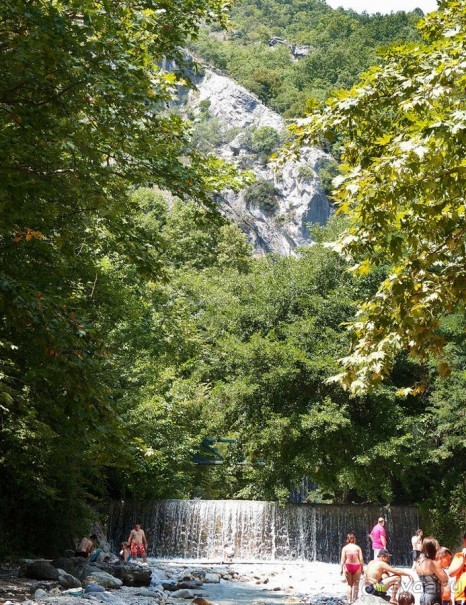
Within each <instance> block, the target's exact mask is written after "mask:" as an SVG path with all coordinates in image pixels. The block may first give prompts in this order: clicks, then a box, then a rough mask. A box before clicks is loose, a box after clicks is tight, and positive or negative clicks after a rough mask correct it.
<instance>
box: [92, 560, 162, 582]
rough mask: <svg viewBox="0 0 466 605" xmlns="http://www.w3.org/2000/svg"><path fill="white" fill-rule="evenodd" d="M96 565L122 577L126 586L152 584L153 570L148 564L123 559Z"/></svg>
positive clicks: (117, 576)
mask: <svg viewBox="0 0 466 605" xmlns="http://www.w3.org/2000/svg"><path fill="white" fill-rule="evenodd" d="M96 565H97V566H98V568H99V569H101V570H103V571H106V572H107V573H110V574H112V575H113V576H115V578H118V579H120V580H121V581H122V582H123V585H124V586H150V581H151V577H152V571H151V569H150V567H148V566H146V565H133V564H131V563H123V562H121V561H120V562H119V563H117V564H112V563H97V564H96Z"/></svg>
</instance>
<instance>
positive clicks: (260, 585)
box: [0, 558, 344, 605]
mask: <svg viewBox="0 0 466 605" xmlns="http://www.w3.org/2000/svg"><path fill="white" fill-rule="evenodd" d="M58 565H60V567H58ZM343 594H344V585H343V584H342V583H341V580H340V577H339V574H338V567H337V566H336V565H330V564H325V563H289V564H287V563H282V564H278V563H277V564H272V563H270V564H269V563H267V564H263V563H262V564H260V563H250V564H239V563H238V564H231V565H221V564H218V565H207V564H194V563H193V564H189V563H185V562H183V563H175V562H155V561H152V562H150V566H149V565H148V566H144V565H141V564H135V563H132V564H131V563H127V564H122V563H119V562H117V563H109V562H100V563H95V564H88V563H87V562H85V561H82V560H81V561H80V560H77V559H74V558H69V559H58V560H55V561H51V562H50V561H22V562H21V565H20V566H19V568H15V569H13V568H12V569H8V570H0V602H1V603H3V604H4V605H15V604H16V603H23V604H24V605H36V604H37V605H42V604H43V605H90V603H89V601H92V602H93V603H94V605H99V604H102V603H104V604H107V605H180V604H181V603H195V604H197V605H209V604H218V605H239V604H247V603H248V604H249V603H250V604H252V605H280V604H285V603H310V602H312V603H314V604H315V605H342V603H343Z"/></svg>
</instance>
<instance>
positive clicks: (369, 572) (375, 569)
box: [364, 548, 413, 605]
mask: <svg viewBox="0 0 466 605" xmlns="http://www.w3.org/2000/svg"><path fill="white" fill-rule="evenodd" d="M391 556H392V555H391V554H390V553H389V552H388V551H387V550H386V549H385V548H382V549H380V551H379V554H378V557H377V559H374V560H373V561H370V562H369V563H368V565H367V567H366V577H365V580H364V583H365V586H364V591H365V592H366V593H367V594H370V595H373V596H375V597H381V598H382V599H384V600H385V601H390V603H392V604H393V605H395V604H396V603H397V599H396V595H397V592H398V589H399V587H400V584H401V576H408V577H409V578H412V577H413V576H412V574H411V573H409V572H407V571H403V570H402V569H397V568H396V567H390V565H389V564H388V562H389V561H390V557H391ZM390 588H391V589H392V596H391V598H390V597H389V596H388V594H387V592H388V590H389V589H390Z"/></svg>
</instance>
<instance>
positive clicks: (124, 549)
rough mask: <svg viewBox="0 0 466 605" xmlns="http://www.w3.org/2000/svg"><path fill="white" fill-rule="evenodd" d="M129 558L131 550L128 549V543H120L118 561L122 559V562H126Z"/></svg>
mask: <svg viewBox="0 0 466 605" xmlns="http://www.w3.org/2000/svg"><path fill="white" fill-rule="evenodd" d="M130 557H131V549H130V547H129V544H128V542H122V543H121V550H120V559H122V560H123V561H128V560H129V559H130Z"/></svg>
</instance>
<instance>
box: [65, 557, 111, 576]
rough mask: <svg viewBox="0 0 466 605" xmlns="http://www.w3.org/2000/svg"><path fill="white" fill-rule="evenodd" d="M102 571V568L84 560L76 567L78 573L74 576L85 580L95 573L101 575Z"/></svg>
mask: <svg viewBox="0 0 466 605" xmlns="http://www.w3.org/2000/svg"><path fill="white" fill-rule="evenodd" d="M100 571H102V569H100V567H97V566H96V565H92V564H90V563H87V561H85V560H84V559H83V560H82V561H81V562H79V563H78V564H77V565H76V571H75V573H74V574H73V575H75V576H76V577H77V578H79V579H80V580H84V578H86V577H87V576H90V575H92V574H93V573H99V572H100ZM104 571H106V570H104ZM112 575H113V574H112Z"/></svg>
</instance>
